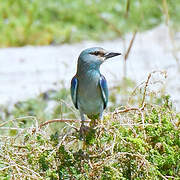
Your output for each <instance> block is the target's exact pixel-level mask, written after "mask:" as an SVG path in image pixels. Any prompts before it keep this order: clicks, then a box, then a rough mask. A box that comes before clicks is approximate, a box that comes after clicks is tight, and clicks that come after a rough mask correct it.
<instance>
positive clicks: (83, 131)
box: [79, 125, 90, 140]
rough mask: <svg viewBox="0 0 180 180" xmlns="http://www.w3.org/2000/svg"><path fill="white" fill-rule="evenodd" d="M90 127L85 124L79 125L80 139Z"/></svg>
mask: <svg viewBox="0 0 180 180" xmlns="http://www.w3.org/2000/svg"><path fill="white" fill-rule="evenodd" d="M89 130H90V127H89V126H85V125H81V127H80V130H79V132H80V140H83V139H84V137H85V135H86V134H87V133H88V132H89Z"/></svg>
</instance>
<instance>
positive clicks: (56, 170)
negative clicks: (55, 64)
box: [0, 80, 180, 180]
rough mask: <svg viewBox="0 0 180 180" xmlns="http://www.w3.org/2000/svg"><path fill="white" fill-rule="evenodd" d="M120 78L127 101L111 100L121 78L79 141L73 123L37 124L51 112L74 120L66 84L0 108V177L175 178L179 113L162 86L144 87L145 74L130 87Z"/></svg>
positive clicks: (179, 170)
mask: <svg viewBox="0 0 180 180" xmlns="http://www.w3.org/2000/svg"><path fill="white" fill-rule="evenodd" d="M154 81H156V80H154ZM123 83H126V85H127V89H126V94H128V97H131V98H130V99H129V101H128V102H129V103H130V105H129V106H128V107H124V106H122V105H121V104H120V103H119V102H121V100H120V101H118V95H121V96H122V94H125V93H124V92H125V90H122V89H121V88H119V87H121V86H122V84H120V85H119V86H117V87H114V88H113V90H111V93H110V94H111V97H110V101H111V102H110V103H109V104H110V107H109V108H110V110H108V112H107V113H106V114H105V117H104V120H103V121H102V122H99V124H98V125H97V127H96V128H95V129H91V130H90V131H89V132H88V133H87V135H86V137H85V140H84V141H80V140H79V132H78V129H79V125H80V124H79V123H51V124H49V125H46V126H43V127H41V128H39V127H38V126H39V125H40V123H42V122H43V121H46V120H49V119H52V118H59V117H63V119H67V118H71V119H72V118H73V119H74V118H76V119H78V116H77V115H76V111H74V108H72V107H71V106H70V105H69V102H70V96H69V91H67V90H66V89H62V90H60V91H59V92H57V91H48V92H45V93H43V94H41V95H40V96H39V97H37V98H35V99H30V100H27V101H24V102H18V103H17V104H15V105H14V107H13V108H11V110H10V109H9V108H5V107H2V108H1V119H2V120H3V121H1V123H0V130H1V133H0V135H1V136H0V179H7V180H8V179H20V178H22V179H51V180H56V179H84V180H85V179H102V180H105V179H179V177H180V114H179V113H177V112H176V111H175V110H174V108H173V104H172V103H171V101H170V97H169V96H168V95H164V93H163V90H161V91H159V90H158V91H157V92H155V91H151V90H150V86H151V85H153V82H152V81H151V80H149V81H146V82H145V83H144V84H142V85H141V86H139V87H138V88H136V90H135V91H132V88H133V87H134V86H135V84H134V82H132V81H131V80H126V81H125V82H123ZM154 83H157V81H156V82H154ZM150 84H151V85H150ZM132 92H133V94H132ZM126 101H127V100H126ZM60 102H61V103H60ZM52 103H54V104H53V105H52ZM50 105H51V106H50ZM50 107H51V108H50ZM115 107H116V108H115ZM134 107H135V108H134ZM22 116H24V117H22ZM13 118H14V119H13Z"/></svg>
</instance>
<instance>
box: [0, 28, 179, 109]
mask: <svg viewBox="0 0 180 180" xmlns="http://www.w3.org/2000/svg"><path fill="white" fill-rule="evenodd" d="M131 37H132V35H127V36H126V37H125V42H126V46H128V43H129V41H130V39H131ZM175 41H176V44H177V46H178V45H180V40H179V39H178V37H177V38H176V40H175ZM93 46H100V47H103V48H105V49H109V50H113V51H117V52H122V53H124V43H123V41H122V40H121V39H117V40H114V41H105V42H100V43H99V42H82V43H78V44H72V45H68V44H65V45H61V46H41V47H33V46H25V47H21V48H3V49H0V104H7V103H13V102H15V101H17V100H20V99H26V98H29V97H34V96H36V95H38V94H39V93H40V92H43V91H45V90H48V89H51V88H54V89H57V88H61V86H62V83H60V81H63V82H64V84H65V86H66V87H69V86H70V80H71V78H72V76H73V75H74V74H75V72H76V63H77V58H78V55H79V53H80V52H81V51H82V50H83V49H85V48H88V47H93ZM178 56H179V58H180V52H178ZM153 70H166V71H167V75H168V78H167V80H166V87H167V93H169V94H170V95H171V97H172V100H173V101H174V103H175V104H176V106H177V109H180V73H178V70H177V64H176V61H175V59H174V57H173V56H172V46H171V42H170V40H169V35H168V30H167V28H166V27H165V26H163V25H161V26H159V27H157V28H155V29H153V30H150V31H147V32H145V33H138V34H137V36H136V39H135V42H134V45H133V48H132V51H131V53H130V55H129V59H128V61H127V76H128V77H130V78H131V79H133V80H135V81H137V82H138V83H140V82H141V81H143V80H145V79H146V78H147V75H148V74H149V73H150V72H151V71H153ZM101 72H102V73H103V74H104V75H105V76H106V79H107V80H108V83H109V84H110V86H112V85H114V84H115V83H116V82H117V81H121V80H122V76H123V56H122V57H116V58H113V59H111V60H110V61H109V62H106V63H104V64H103V65H102V67H101Z"/></svg>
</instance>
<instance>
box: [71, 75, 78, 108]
mask: <svg viewBox="0 0 180 180" xmlns="http://www.w3.org/2000/svg"><path fill="white" fill-rule="evenodd" d="M77 88H78V79H77V78H76V76H74V77H73V78H72V80H71V98H72V101H73V104H74V106H75V107H76V108H77V109H78V105H77Z"/></svg>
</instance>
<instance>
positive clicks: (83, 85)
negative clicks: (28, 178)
mask: <svg viewBox="0 0 180 180" xmlns="http://www.w3.org/2000/svg"><path fill="white" fill-rule="evenodd" d="M100 77H101V75H100V73H99V72H97V71H95V70H91V71H88V72H86V73H85V74H83V75H82V76H80V77H78V81H79V86H78V93H77V99H78V107H79V109H81V111H82V112H83V113H84V114H87V115H89V116H90V115H97V114H100V113H102V111H103V109H104V108H103V107H104V102H103V98H102V93H101V89H100V86H99V80H100Z"/></svg>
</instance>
